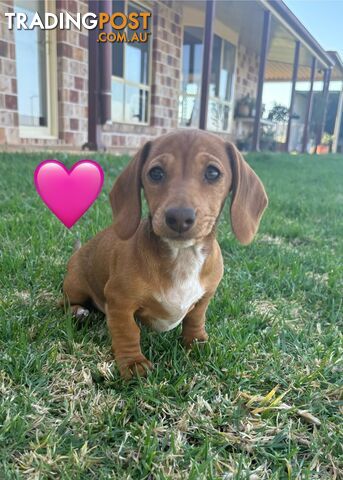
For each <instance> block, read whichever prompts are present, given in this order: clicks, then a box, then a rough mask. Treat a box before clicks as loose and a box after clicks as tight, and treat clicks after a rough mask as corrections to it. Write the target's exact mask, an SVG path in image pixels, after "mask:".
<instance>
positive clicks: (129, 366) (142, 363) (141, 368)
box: [117, 355, 153, 380]
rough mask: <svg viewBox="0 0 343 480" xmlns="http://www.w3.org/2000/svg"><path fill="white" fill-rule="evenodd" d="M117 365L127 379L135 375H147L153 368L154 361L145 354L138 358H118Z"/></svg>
mask: <svg viewBox="0 0 343 480" xmlns="http://www.w3.org/2000/svg"><path fill="white" fill-rule="evenodd" d="M117 365H118V368H119V371H120V375H121V376H122V377H123V378H125V379H126V380H129V379H130V378H132V377H133V376H139V377H145V376H146V375H147V373H148V371H149V370H151V369H152V368H153V366H152V363H151V362H149V360H148V359H147V358H145V357H144V355H140V356H138V357H137V358H129V359H124V358H121V359H120V360H117Z"/></svg>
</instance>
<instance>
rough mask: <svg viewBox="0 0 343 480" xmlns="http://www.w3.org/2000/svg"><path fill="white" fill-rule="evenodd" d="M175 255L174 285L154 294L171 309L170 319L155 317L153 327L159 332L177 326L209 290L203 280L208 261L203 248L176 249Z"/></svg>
mask: <svg viewBox="0 0 343 480" xmlns="http://www.w3.org/2000/svg"><path fill="white" fill-rule="evenodd" d="M173 255H174V258H175V264H174V265H175V266H174V270H173V272H172V285H171V286H170V287H168V288H167V289H165V290H161V291H160V292H158V293H156V294H155V295H154V297H155V299H156V300H157V301H158V302H159V303H160V304H161V306H162V307H163V309H164V310H165V311H166V312H167V315H166V318H158V319H154V320H152V327H153V328H154V329H155V330H157V331H159V332H165V331H168V330H172V329H173V328H175V327H177V326H178V325H179V324H180V322H181V321H182V320H183V318H184V317H185V316H186V314H187V312H188V311H189V309H190V308H191V307H192V306H193V305H194V304H195V303H197V302H198V301H199V300H200V298H201V297H202V296H203V294H204V292H205V291H204V289H203V287H202V285H201V283H200V272H201V269H202V266H203V264H204V261H205V256H204V254H203V253H202V252H201V247H199V246H197V247H188V248H183V249H177V251H176V249H173Z"/></svg>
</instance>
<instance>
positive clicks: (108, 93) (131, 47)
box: [0, 0, 343, 152]
mask: <svg viewBox="0 0 343 480" xmlns="http://www.w3.org/2000/svg"><path fill="white" fill-rule="evenodd" d="M140 10H145V11H146V10H150V11H151V13H152V18H151V33H152V36H151V39H150V41H149V42H148V43H110V42H107V43H104V44H99V43H97V41H96V39H97V35H98V33H99V32H97V31H96V30H95V31H93V30H86V29H83V30H81V31H79V30H77V29H76V28H72V29H71V30H59V29H56V30H47V31H44V30H39V29H34V30H15V29H14V30H9V29H8V27H7V19H6V18H5V17H4V13H5V12H13V11H17V12H25V13H26V14H27V15H28V18H32V16H33V15H34V13H35V12H39V13H40V14H42V15H43V14H44V12H46V11H47V12H55V13H60V12H66V11H68V12H69V13H71V14H73V15H74V14H76V13H77V12H80V13H81V14H84V13H87V12H89V11H92V12H95V13H98V12H99V11H108V12H109V13H112V12H115V11H121V12H123V13H128V12H130V11H140ZM342 103H343V63H342V60H341V59H340V57H339V55H338V53H337V52H331V51H330V52H327V51H325V50H324V49H323V48H322V47H321V45H320V44H319V43H318V42H317V41H316V39H315V38H314V37H313V36H312V35H311V34H310V33H309V32H308V31H307V30H306V28H305V27H304V26H303V25H302V24H301V22H300V21H299V20H298V19H297V18H296V17H295V15H294V14H293V13H292V12H291V11H290V10H289V9H288V8H287V6H286V5H285V4H284V3H283V2H282V1H275V0H254V1H253V0H251V1H248V0H247V1H230V0H225V1H221V0H213V1H212V0H207V1H196V0H190V1H182V2H181V1H175V0H156V1H152V0H147V1H143V0H142V1H140V2H139V3H136V2H131V1H128V0H125V1H113V2H111V1H109V0H102V1H101V2H97V1H92V0H91V1H89V2H87V1H85V0H56V1H54V0H45V1H44V0H4V1H0V148H2V149H5V148H7V149H23V148H26V149H28V150H30V149H33V148H44V149H47V148H48V149H53V148H65V149H68V150H79V149H81V148H88V149H90V150H96V149H102V148H106V149H108V150H111V151H115V152H122V151H132V150H135V149H137V148H138V147H139V146H140V145H142V144H143V143H145V141H147V140H148V139H150V138H153V137H155V136H156V135H159V134H161V133H165V132H168V131H169V130H172V129H174V128H178V127H181V128H190V127H195V128H203V129H207V130H209V131H213V132H215V133H218V134H219V135H222V136H223V137H224V138H227V139H232V140H234V141H235V142H236V143H237V145H238V146H239V148H241V149H242V150H259V149H261V150H273V151H297V152H306V151H307V152H314V151H318V152H320V151H325V150H326V149H328V148H330V149H331V151H334V152H335V151H340V152H342V151H343V121H342Z"/></svg>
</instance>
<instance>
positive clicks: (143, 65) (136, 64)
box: [125, 4, 149, 85]
mask: <svg viewBox="0 0 343 480" xmlns="http://www.w3.org/2000/svg"><path fill="white" fill-rule="evenodd" d="M139 11H141V10H140V9H139V8H137V6H136V5H131V4H129V5H128V14H130V13H131V12H139ZM135 32H136V33H137V35H138V36H139V35H140V33H142V32H144V30H143V28H142V25H140V27H139V28H138V29H137V30H135ZM125 77H126V79H127V80H129V81H131V82H135V83H143V84H146V85H147V84H148V79H149V42H146V43H140V42H136V43H131V44H130V43H128V44H126V71H125Z"/></svg>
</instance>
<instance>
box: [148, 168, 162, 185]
mask: <svg viewBox="0 0 343 480" xmlns="http://www.w3.org/2000/svg"><path fill="white" fill-rule="evenodd" d="M148 175H149V177H150V179H151V180H152V181H153V182H155V183H158V182H161V181H162V180H163V179H164V177H165V173H164V170H163V169H162V168H161V167H153V168H152V169H151V170H149V172H148Z"/></svg>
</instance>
